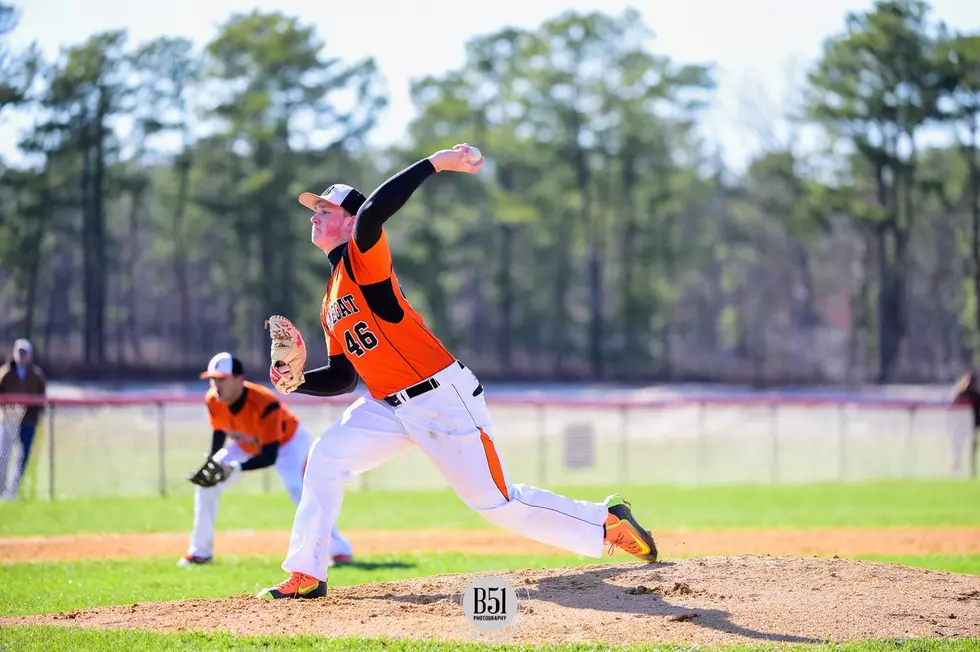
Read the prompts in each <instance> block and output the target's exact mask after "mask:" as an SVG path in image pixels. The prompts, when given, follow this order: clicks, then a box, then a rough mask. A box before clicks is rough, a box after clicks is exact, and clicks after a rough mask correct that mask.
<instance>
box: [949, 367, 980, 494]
mask: <svg viewBox="0 0 980 652" xmlns="http://www.w3.org/2000/svg"><path fill="white" fill-rule="evenodd" d="M953 391H954V392H955V395H954V396H953V404H954V405H969V406H970V407H971V408H972V410H973V428H972V429H971V432H970V440H969V445H968V447H967V455H968V456H969V457H968V459H967V465H968V469H969V473H970V477H971V478H975V477H977V444H978V443H980V436H978V430H980V391H978V388H977V374H976V372H973V371H971V372H969V373H966V374H964V375H963V377H962V378H960V380H959V381H958V382H957V383H956V385H955V387H954V389H953ZM956 448H957V450H955V451H954V453H953V455H954V458H953V466H954V469H953V472H954V473H956V472H958V471H959V460H960V454H961V451H962V446H957V447H956Z"/></svg>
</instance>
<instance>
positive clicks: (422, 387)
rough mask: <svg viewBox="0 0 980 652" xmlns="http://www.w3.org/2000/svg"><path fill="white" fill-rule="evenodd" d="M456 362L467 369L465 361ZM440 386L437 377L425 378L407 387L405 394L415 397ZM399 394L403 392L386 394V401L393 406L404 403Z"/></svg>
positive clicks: (461, 367)
mask: <svg viewBox="0 0 980 652" xmlns="http://www.w3.org/2000/svg"><path fill="white" fill-rule="evenodd" d="M456 364H458V365H459V368H460V369H466V367H465V366H464V365H463V363H462V362H460V361H459V360H457V361H456ZM438 386H439V381H438V380H436V379H435V378H429V379H428V380H423V381H422V382H421V383H418V384H417V385H412V386H411V387H409V388H407V389H405V390H404V391H405V395H406V396H408V398H410V399H411V398H415V397H416V396H422V394H425V393H426V392H431V391H432V390H434V389H435V388H436V387H438ZM398 394H401V392H398V393H397V394H391V395H390V396H385V403H387V404H388V405H391V406H392V407H398V406H399V405H401V404H402V403H404V402H405V401H403V400H401V399H400V398H399V397H398Z"/></svg>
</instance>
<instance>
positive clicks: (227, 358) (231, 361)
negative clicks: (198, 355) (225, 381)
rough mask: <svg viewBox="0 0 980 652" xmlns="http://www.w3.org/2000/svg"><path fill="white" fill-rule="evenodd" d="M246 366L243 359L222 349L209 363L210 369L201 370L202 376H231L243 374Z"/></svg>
mask: <svg viewBox="0 0 980 652" xmlns="http://www.w3.org/2000/svg"><path fill="white" fill-rule="evenodd" d="M244 374H245V368H244V367H243V366H242V361H241V360H239V359H238V358H236V357H235V356H233V355H232V354H230V353H228V352H227V351H222V352H221V353H218V354H217V355H215V356H214V357H213V358H211V362H209V363H208V370H207V371H202V372H201V378H230V377H231V376H242V375H244Z"/></svg>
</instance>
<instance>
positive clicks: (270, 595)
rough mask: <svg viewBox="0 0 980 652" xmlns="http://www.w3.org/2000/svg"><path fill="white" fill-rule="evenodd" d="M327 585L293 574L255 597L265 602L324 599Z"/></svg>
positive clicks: (305, 576) (314, 579) (303, 575)
mask: <svg viewBox="0 0 980 652" xmlns="http://www.w3.org/2000/svg"><path fill="white" fill-rule="evenodd" d="M326 595H327V583H326V582H321V581H320V580H318V579H317V578H315V577H311V576H310V575H306V574H304V573H292V574H290V576H289V579H287V580H284V581H282V582H280V583H279V584H276V585H275V586H273V587H269V588H267V589H262V590H261V591H259V592H258V594H257V595H256V596H255V597H257V598H262V599H263V600H282V599H284V598H293V599H295V598H324V597H326Z"/></svg>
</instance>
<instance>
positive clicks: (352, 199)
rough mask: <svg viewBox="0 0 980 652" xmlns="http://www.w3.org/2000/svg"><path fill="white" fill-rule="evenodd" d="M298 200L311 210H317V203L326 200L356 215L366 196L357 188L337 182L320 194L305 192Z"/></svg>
mask: <svg viewBox="0 0 980 652" xmlns="http://www.w3.org/2000/svg"><path fill="white" fill-rule="evenodd" d="M297 201H299V203H300V204H302V205H303V206H305V207H306V208H308V209H310V210H311V211H315V210H316V205H317V204H318V203H320V202H322V201H324V202H327V203H328V204H332V205H334V206H340V207H341V208H343V209H344V210H346V211H347V212H348V213H350V214H351V215H355V214H357V211H358V210H360V208H361V206H362V205H363V204H364V201H365V197H364V195H363V194H361V192H360V191H359V190H358V189H357V188H354V187H352V186H348V185H345V184H342V183H335V184H334V185H332V186H330V187H329V188H327V189H326V190H324V191H323V194H320V195H317V194H314V193H312V192H304V193H303V194H301V195H300V196H299V197H298V198H297Z"/></svg>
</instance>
